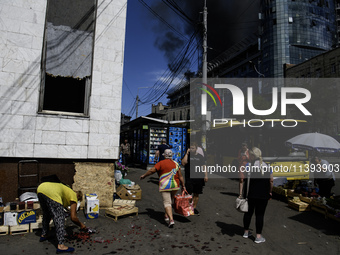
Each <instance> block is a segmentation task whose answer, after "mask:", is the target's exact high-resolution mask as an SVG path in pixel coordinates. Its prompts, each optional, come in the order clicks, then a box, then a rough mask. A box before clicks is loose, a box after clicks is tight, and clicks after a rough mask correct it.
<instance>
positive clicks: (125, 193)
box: [116, 184, 142, 200]
mask: <svg viewBox="0 0 340 255" xmlns="http://www.w3.org/2000/svg"><path fill="white" fill-rule="evenodd" d="M116 194H117V195H118V196H119V197H120V198H121V199H124V200H127V199H128V200H141V199H142V190H141V188H140V187H139V185H138V184H136V185H127V184H123V185H120V186H119V187H118V188H117V191H116Z"/></svg>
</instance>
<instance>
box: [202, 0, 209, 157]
mask: <svg viewBox="0 0 340 255" xmlns="http://www.w3.org/2000/svg"><path fill="white" fill-rule="evenodd" d="M207 16H208V10H207V0H204V8H203V59H202V83H203V88H204V89H206V86H204V84H207V48H208V47H207V40H208V26H207V24H208V19H207ZM201 103H202V105H204V107H202V112H201V115H202V138H201V143H202V147H203V149H205V150H206V149H207V141H206V135H207V123H206V121H207V119H208V118H207V107H206V106H207V93H206V92H205V91H204V90H203V91H202V95H201Z"/></svg>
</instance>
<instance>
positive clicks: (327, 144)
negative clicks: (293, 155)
mask: <svg viewBox="0 0 340 255" xmlns="http://www.w3.org/2000/svg"><path fill="white" fill-rule="evenodd" d="M286 146H289V147H292V148H297V149H303V150H316V151H318V152H325V153H336V152H338V151H340V143H339V142H338V141H337V140H335V139H334V138H333V137H331V136H329V135H324V134H320V133H306V134H301V135H298V136H295V137H293V138H291V139H289V140H287V141H286Z"/></svg>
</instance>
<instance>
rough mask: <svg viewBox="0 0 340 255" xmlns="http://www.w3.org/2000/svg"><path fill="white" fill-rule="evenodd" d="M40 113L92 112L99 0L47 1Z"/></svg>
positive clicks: (80, 113) (70, 113) (79, 113)
mask: <svg viewBox="0 0 340 255" xmlns="http://www.w3.org/2000/svg"><path fill="white" fill-rule="evenodd" d="M47 3H48V4H47V10H46V24H45V34H44V49H43V59H42V63H43V66H42V76H43V77H42V84H41V90H40V91H41V92H40V102H39V112H42V113H44V112H48V113H52V114H53V111H55V112H56V114H61V112H62V114H66V115H74V114H76V115H83V116H88V114H89V96H90V91H91V75H92V57H93V42H94V28H95V16H96V0H72V1H69V0H58V1H54V0H47Z"/></svg>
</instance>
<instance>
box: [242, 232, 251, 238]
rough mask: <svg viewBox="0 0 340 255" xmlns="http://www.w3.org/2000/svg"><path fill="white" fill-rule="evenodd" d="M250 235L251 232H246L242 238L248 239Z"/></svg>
mask: <svg viewBox="0 0 340 255" xmlns="http://www.w3.org/2000/svg"><path fill="white" fill-rule="evenodd" d="M251 235H252V234H251V232H250V231H248V232H244V234H243V237H244V238H248V237H249V236H251Z"/></svg>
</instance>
